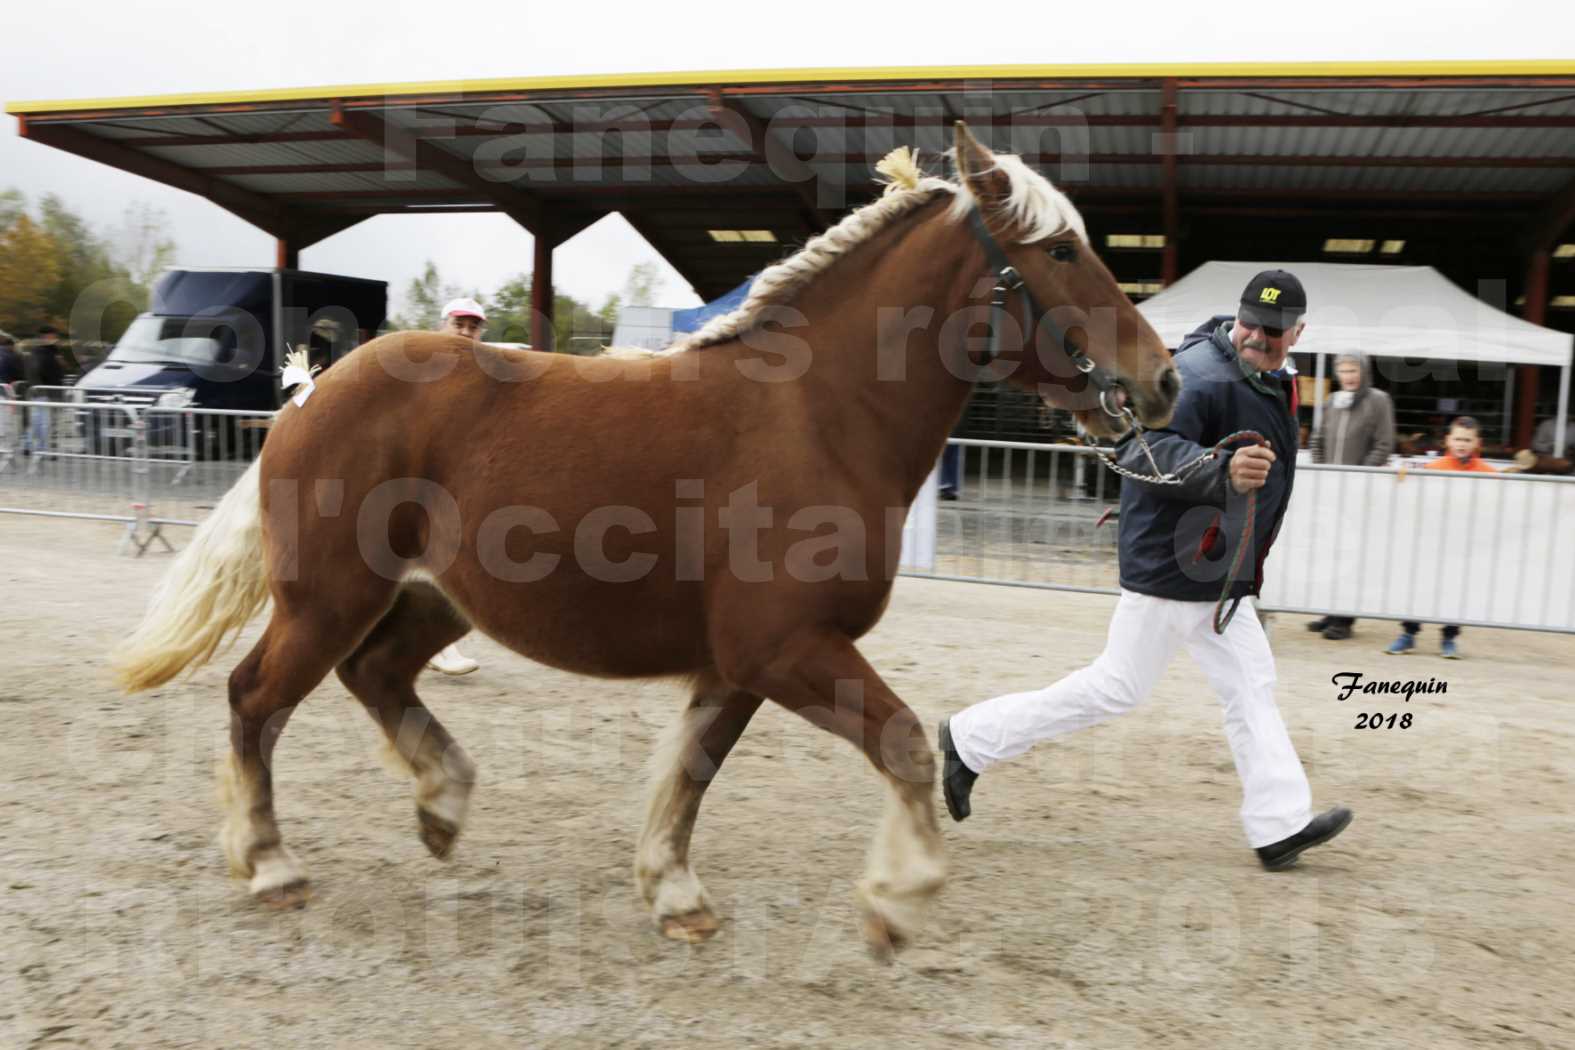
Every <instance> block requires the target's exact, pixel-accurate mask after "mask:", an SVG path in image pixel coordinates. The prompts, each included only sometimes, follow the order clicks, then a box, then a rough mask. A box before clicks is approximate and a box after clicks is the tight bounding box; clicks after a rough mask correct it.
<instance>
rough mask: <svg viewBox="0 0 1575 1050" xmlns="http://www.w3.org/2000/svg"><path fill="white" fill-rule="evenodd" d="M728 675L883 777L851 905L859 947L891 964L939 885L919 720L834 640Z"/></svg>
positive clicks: (801, 642)
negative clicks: (844, 745) (833, 737)
mask: <svg viewBox="0 0 1575 1050" xmlns="http://www.w3.org/2000/svg"><path fill="white" fill-rule="evenodd" d="M726 669H727V668H726V666H725V665H724V671H725V670H726ZM736 670H737V672H738V673H739V674H741V675H743V676H744V680H743V682H742V683H741V684H744V685H745V686H746V687H748V688H749V689H751V690H758V691H760V692H762V693H764V694H765V695H766V696H768V697H770V698H771V699H772V700H775V701H777V702H778V703H780V704H782V705H783V706H784V707H786V708H788V709H790V710H792V711H796V712H797V713H798V714H800V715H803V716H804V717H805V718H807V719H809V720H810V721H811V722H813V723H815V724H816V725H818V726H820V727H821V728H823V729H829V730H830V731H832V732H834V733H836V734H837V735H838V736H841V737H844V738H846V739H847V740H849V741H852V742H853V743H854V744H855V745H856V746H858V747H859V748H861V749H862V750H863V752H864V755H865V757H867V758H868V759H869V760H870V762H871V763H873V764H874V766H875V768H876V770H877V771H879V772H880V774H881V775H882V776H883V777H885V778H886V785H887V788H888V794H887V797H886V809H885V815H884V817H883V819H882V822H881V826H880V828H879V830H878V831H877V832H876V835H875V840H874V842H873V843H872V844H871V847H870V854H869V861H868V865H867V867H866V870H865V876H864V879H863V880H862V881H861V882H860V883H859V885H858V888H857V897H858V905H859V910H860V914H861V916H862V921H863V926H864V931H863V932H864V937H865V940H866V941H867V942H868V943H869V946H870V949H871V950H872V951H873V952H874V953H875V954H876V956H877V957H880V958H886V957H889V956H890V954H891V952H892V950H893V949H895V948H900V947H902V946H903V945H904V944H905V943H906V942H907V941H909V940H911V939H912V938H913V936H914V935H915V934H916V933H917V932H918V931H919V930H920V929H921V928H922V927H923V924H924V919H925V913H926V911H927V908H928V905H929V903H930V901H931V900H933V899H934V897H935V895H936V894H938V893H939V892H940V890H941V887H942V886H943V885H944V884H945V882H946V852H945V848H944V846H943V844H942V842H941V833H940V829H939V828H938V827H937V826H936V822H935V804H934V795H935V756H934V755H933V754H932V753H931V750H930V745H929V741H928V740H927V739H926V738H925V735H924V729H923V727H922V726H921V725H920V723H919V719H918V716H917V715H915V714H914V713H913V710H912V709H911V708H909V707H908V705H907V704H905V703H903V702H902V700H900V699H899V698H898V697H897V695H896V694H895V693H893V692H892V690H891V688H890V687H889V686H888V685H887V684H886V683H885V682H884V681H883V680H882V679H881V677H880V675H878V674H876V673H875V670H874V668H872V667H870V665H869V664H868V663H867V662H866V661H865V659H864V657H863V656H862V655H861V654H860V653H859V651H858V649H857V648H856V647H855V646H854V644H853V642H852V640H851V639H849V638H848V637H847V636H845V635H842V634H839V633H835V632H825V631H817V632H805V633H804V634H802V635H800V636H799V637H796V638H794V639H791V640H790V641H789V642H788V643H787V644H785V645H782V646H780V647H778V648H777V649H776V651H775V654H774V655H773V656H772V657H771V658H770V659H769V660H766V661H764V662H761V663H753V662H741V663H740V664H739V665H738V666H737V668H736Z"/></svg>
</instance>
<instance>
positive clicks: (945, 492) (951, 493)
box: [941, 489, 957, 500]
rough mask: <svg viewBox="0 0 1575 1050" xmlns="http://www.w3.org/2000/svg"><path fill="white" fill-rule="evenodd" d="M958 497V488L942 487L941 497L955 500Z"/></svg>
mask: <svg viewBox="0 0 1575 1050" xmlns="http://www.w3.org/2000/svg"><path fill="white" fill-rule="evenodd" d="M956 498H957V490H956V489H941V499H946V500H954V499H956Z"/></svg>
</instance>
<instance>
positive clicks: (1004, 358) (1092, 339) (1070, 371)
mask: <svg viewBox="0 0 1575 1050" xmlns="http://www.w3.org/2000/svg"><path fill="white" fill-rule="evenodd" d="M956 146H957V149H956V157H957V171H958V175H959V177H960V179H961V182H962V187H963V189H964V191H965V192H960V193H959V194H958V197H957V203H956V207H957V208H958V209H959V210H961V211H963V212H965V213H966V212H976V215H969V216H968V217H967V219H966V222H967V224H968V225H969V226H970V228H971V229H972V230H973V232H974V235H975V236H976V237H977V238H978V240H979V241H980V243H981V245H982V246H983V248H984V256H985V259H986V261H987V264H988V265H989V273H988V275H989V276H993V277H994V278H995V279H996V286H995V293H994V299H995V301H997V302H1001V303H1003V304H1004V310H1005V311H1007V312H1008V313H1009V315H1010V317H1011V318H1014V319H1016V321H1017V323H1018V325H1019V327H1020V328H1021V329H1022V330H1023V337H1022V338H1019V339H1002V340H1000V342H999V344H998V345H999V347H1000V361H999V362H997V363H996V367H998V368H999V369H1000V371H1001V372H1002V373H1005V374H1007V375H1008V377H1009V378H1010V379H1011V381H1012V382H1014V383H1017V384H1019V385H1020V386H1024V387H1026V388H1028V389H1030V390H1033V391H1035V392H1036V393H1038V394H1039V395H1040V396H1041V397H1042V398H1043V399H1044V400H1045V402H1046V403H1047V404H1050V405H1052V406H1054V407H1057V408H1066V409H1070V410H1071V411H1072V414H1073V415H1074V416H1076V417H1077V420H1078V422H1079V423H1081V424H1082V425H1083V427H1084V428H1085V429H1086V430H1088V431H1089V432H1090V433H1093V434H1096V435H1100V436H1105V437H1111V436H1116V435H1119V434H1121V433H1124V432H1125V431H1126V429H1127V423H1126V417H1125V413H1124V411H1123V410H1124V409H1126V408H1130V409H1131V410H1132V411H1133V413H1134V414H1135V415H1136V416H1137V418H1138V419H1139V420H1140V421H1141V422H1142V423H1143V425H1144V426H1150V427H1159V426H1164V425H1165V424H1166V423H1168V422H1169V421H1170V414H1171V410H1172V409H1173V408H1174V407H1175V404H1176V397H1177V395H1178V394H1180V392H1181V379H1180V377H1179V376H1178V375H1177V374H1176V369H1175V366H1174V365H1172V364H1171V360H1170V353H1169V351H1167V350H1166V349H1165V344H1164V342H1162V341H1161V340H1160V337H1159V335H1158V333H1156V332H1155V331H1154V329H1153V328H1152V327H1150V326H1149V323H1148V321H1147V320H1145V319H1144V317H1143V315H1142V314H1140V313H1138V311H1137V308H1136V307H1134V306H1133V305H1132V301H1131V300H1130V299H1128V298H1127V297H1126V295H1125V294H1124V293H1123V292H1122V291H1121V289H1120V288H1119V287H1117V285H1116V280H1115V278H1114V277H1113V276H1112V275H1111V273H1110V271H1109V270H1108V269H1107V268H1106V267H1105V264H1104V262H1102V261H1101V260H1100V258H1099V256H1097V255H1095V254H1094V251H1093V249H1092V248H1091V247H1090V246H1089V244H1088V235H1087V233H1086V232H1085V231H1084V229H1083V220H1082V217H1081V216H1079V215H1078V213H1077V209H1075V208H1074V207H1072V204H1071V202H1070V201H1068V200H1067V199H1066V197H1065V195H1063V194H1062V193H1061V192H1060V191H1059V190H1057V189H1056V188H1055V187H1054V186H1052V185H1051V184H1050V182H1049V180H1047V179H1045V178H1044V177H1043V176H1042V175H1039V174H1038V173H1037V172H1035V171H1033V170H1032V169H1031V168H1029V167H1028V166H1027V165H1026V164H1024V163H1023V162H1022V161H1021V160H1019V159H1018V158H1016V157H1010V156H1002V157H997V156H996V155H994V154H993V153H991V152H990V151H989V150H988V149H986V148H985V147H984V146H983V145H981V144H980V143H979V141H978V140H977V139H975V138H974V137H973V135H972V134H971V133H970V132H969V131H968V129H967V127H966V126H964V125H963V123H962V122H961V121H958V123H957V134H956ZM999 312H1000V311H997V313H999ZM1024 319H1026V320H1027V326H1023V321H1024ZM1004 320H1005V318H1003V317H1001V316H997V317H995V318H994V323H995V324H996V325H998V326H999V325H1001V324H1002V322H1003V321H1004ZM1008 327H1010V325H1008ZM1028 329H1031V331H1029V330H1028Z"/></svg>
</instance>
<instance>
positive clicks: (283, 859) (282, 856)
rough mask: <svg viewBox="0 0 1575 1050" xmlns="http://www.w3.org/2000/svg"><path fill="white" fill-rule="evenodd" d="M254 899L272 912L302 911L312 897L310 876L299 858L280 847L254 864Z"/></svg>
mask: <svg viewBox="0 0 1575 1050" xmlns="http://www.w3.org/2000/svg"><path fill="white" fill-rule="evenodd" d="M252 867H253V871H254V873H253V875H252V880H251V884H250V886H249V887H248V888H249V889H250V890H251V893H252V897H253V898H255V899H256V900H257V901H258V902H260V903H262V904H266V905H268V906H269V907H271V908H299V907H301V906H302V905H303V904H305V903H306V902H307V899H308V898H310V897H311V895H312V894H311V891H310V890H309V889H308V887H307V879H306V874H305V872H304V871H303V870H302V868H301V864H300V862H299V861H297V860H296V859H295V854H293V853H291V852H290V851H289V850H288V849H286V848H285V847H283V846H279V847H276V848H274V849H272V850H269V851H267V852H265V853H263V854H261V855H259V856H256V857H254V858H253V861H252Z"/></svg>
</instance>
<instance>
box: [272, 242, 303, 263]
mask: <svg viewBox="0 0 1575 1050" xmlns="http://www.w3.org/2000/svg"><path fill="white" fill-rule="evenodd" d="M273 264H274V265H275V266H277V267H278V268H279V269H281V270H299V269H300V268H301V250H300V249H299V248H297V247H295V246H294V245H293V244H291V243H290V242H289V241H287V240H285V239H284V238H283V237H280V238H278V239H277V240H275V241H274V262H273Z"/></svg>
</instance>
